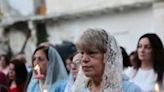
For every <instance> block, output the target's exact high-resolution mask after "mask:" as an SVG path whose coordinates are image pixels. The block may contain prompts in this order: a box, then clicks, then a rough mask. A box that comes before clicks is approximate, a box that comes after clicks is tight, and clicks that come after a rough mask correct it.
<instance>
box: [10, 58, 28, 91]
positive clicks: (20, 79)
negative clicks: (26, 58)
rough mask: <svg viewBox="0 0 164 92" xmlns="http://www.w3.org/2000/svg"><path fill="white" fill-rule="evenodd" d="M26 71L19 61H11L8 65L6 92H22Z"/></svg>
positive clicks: (24, 85)
mask: <svg viewBox="0 0 164 92" xmlns="http://www.w3.org/2000/svg"><path fill="white" fill-rule="evenodd" d="M27 74H28V73H27V69H26V66H25V64H24V63H23V62H22V61H20V60H19V59H13V60H11V61H10V64H9V73H8V77H9V90H8V92H24V91H25V87H26V81H27Z"/></svg>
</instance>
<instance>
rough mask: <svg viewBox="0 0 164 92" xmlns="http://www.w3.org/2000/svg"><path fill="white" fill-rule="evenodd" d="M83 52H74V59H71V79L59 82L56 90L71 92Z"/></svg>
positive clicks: (57, 91) (58, 91)
mask: <svg viewBox="0 0 164 92" xmlns="http://www.w3.org/2000/svg"><path fill="white" fill-rule="evenodd" d="M81 58H82V54H81V53H74V54H73V59H72V61H71V67H70V68H71V69H70V76H69V79H68V80H66V81H65V82H63V83H61V84H58V85H59V86H58V87H57V88H56V90H55V92H71V88H72V86H73V84H74V81H75V80H76V77H77V74H78V72H79V68H80V62H81Z"/></svg>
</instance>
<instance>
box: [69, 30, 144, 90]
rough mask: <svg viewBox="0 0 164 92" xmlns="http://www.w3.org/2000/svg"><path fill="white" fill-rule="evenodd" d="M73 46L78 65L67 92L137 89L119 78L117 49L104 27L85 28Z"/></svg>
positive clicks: (120, 62)
mask: <svg viewBox="0 0 164 92" xmlns="http://www.w3.org/2000/svg"><path fill="white" fill-rule="evenodd" d="M76 47H77V48H78V51H79V52H80V53H81V54H82V59H81V66H82V67H81V68H80V69H79V73H78V75H77V78H76V81H75V83H74V85H73V87H72V89H71V92H141V91H140V89H139V88H138V87H136V86H134V85H133V86H132V85H131V83H129V82H128V81H126V82H123V81H124V80H123V78H122V69H123V67H122V55H121V50H120V48H119V46H118V45H117V42H116V40H115V38H114V37H113V36H112V35H111V34H108V33H107V32H106V31H105V30H104V29H98V28H90V29H87V30H86V31H85V32H84V33H83V34H82V35H81V36H80V38H79V40H78V41H77V43H76ZM127 82H128V83H127Z"/></svg>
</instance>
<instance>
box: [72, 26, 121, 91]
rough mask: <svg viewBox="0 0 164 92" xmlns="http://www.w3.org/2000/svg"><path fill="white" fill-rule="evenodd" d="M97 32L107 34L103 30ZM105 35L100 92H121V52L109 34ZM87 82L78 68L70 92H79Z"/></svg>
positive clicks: (87, 79)
mask: <svg viewBox="0 0 164 92" xmlns="http://www.w3.org/2000/svg"><path fill="white" fill-rule="evenodd" d="M96 30H97V29H96ZM98 30H100V31H102V32H105V34H107V32H106V31H104V30H103V29H98ZM107 35H108V39H107V41H106V42H107V51H106V53H105V54H104V62H105V68H104V74H103V80H102V83H101V85H102V86H101V90H100V92H122V68H123V67H122V54H121V50H120V48H119V46H118V44H117V42H116V40H115V38H114V37H113V36H112V35H111V34H107ZM88 81H89V78H87V77H86V76H85V75H84V73H83V71H82V68H80V70H79V73H78V76H77V79H76V81H75V83H74V85H73V87H72V91H71V92H81V90H82V89H84V88H85V87H86V85H87V84H88Z"/></svg>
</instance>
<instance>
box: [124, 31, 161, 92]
mask: <svg viewBox="0 0 164 92" xmlns="http://www.w3.org/2000/svg"><path fill="white" fill-rule="evenodd" d="M136 51H137V55H136V61H137V62H138V63H139V66H137V67H136V68H133V69H131V71H129V72H127V73H126V75H127V76H128V77H129V78H130V79H131V81H132V82H134V83H135V84H136V85H138V86H139V87H140V88H141V89H142V91H143V92H159V90H161V92H163V91H164V90H163V86H164V79H163V78H164V76H163V74H164V47H163V44H162V41H161V40H160V38H159V37H158V35H156V34H155V33H146V34H144V35H142V36H141V37H140V38H139V41H138V44H137V50H136ZM156 85H157V86H156ZM155 87H156V88H158V89H159V90H158V91H157V90H156V89H155Z"/></svg>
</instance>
